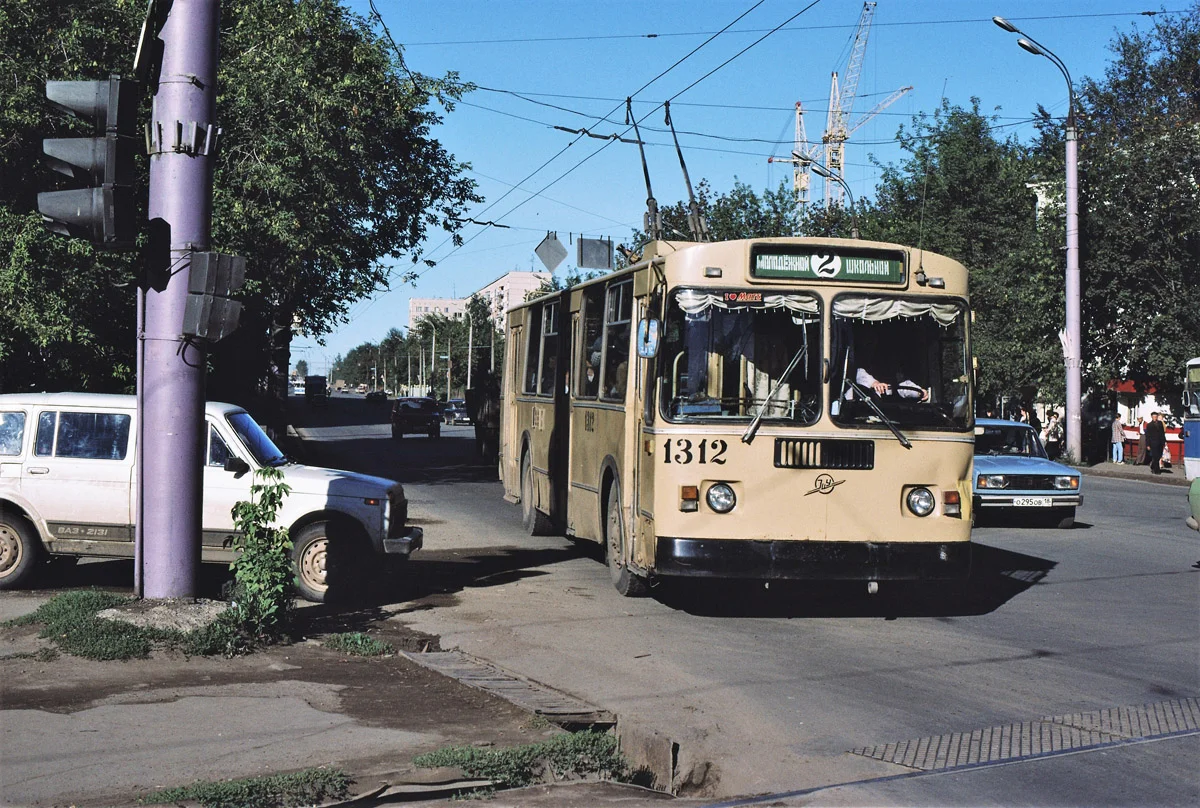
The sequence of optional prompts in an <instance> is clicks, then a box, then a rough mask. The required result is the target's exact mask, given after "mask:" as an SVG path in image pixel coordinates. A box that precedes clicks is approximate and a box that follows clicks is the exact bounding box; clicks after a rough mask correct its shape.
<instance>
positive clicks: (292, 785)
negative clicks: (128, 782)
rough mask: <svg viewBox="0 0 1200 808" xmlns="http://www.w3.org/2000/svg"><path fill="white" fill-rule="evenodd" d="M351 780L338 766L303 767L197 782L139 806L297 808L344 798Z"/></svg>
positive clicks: (145, 799) (147, 798) (159, 794)
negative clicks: (194, 804) (195, 804)
mask: <svg viewBox="0 0 1200 808" xmlns="http://www.w3.org/2000/svg"><path fill="white" fill-rule="evenodd" d="M353 783H354V781H353V780H352V779H351V778H350V775H348V774H346V773H345V772H344V771H341V770H340V769H325V768H316V769H305V770H304V771H299V772H293V773H292V774H273V775H270V776H267V777H248V778H245V779H243V780H221V781H219V782H198V783H193V784H191V785H190V786H179V787H177V788H167V789H163V790H162V791H156V792H154V793H153V794H147V795H146V796H145V797H142V798H141V799H139V800H138V804H139V805H161V804H164V803H179V802H186V801H192V802H198V803H200V804H201V805H202V806H204V808H298V806H302V805H318V804H320V803H322V802H326V801H328V800H340V799H345V798H346V797H347V796H348V795H349V794H350V786H351V785H352V784H353Z"/></svg>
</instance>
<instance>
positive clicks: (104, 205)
mask: <svg viewBox="0 0 1200 808" xmlns="http://www.w3.org/2000/svg"><path fill="white" fill-rule="evenodd" d="M139 89H140V85H139V84H138V83H137V82H136V81H133V80H130V79H122V78H121V77H120V76H112V77H110V78H108V79H103V80H100V81H48V82H46V98H47V99H49V101H50V104H51V106H53V107H55V108H56V109H58V110H60V111H62V112H66V113H67V114H69V115H71V116H73V117H76V118H80V119H83V120H86V121H90V122H91V123H92V125H93V127H94V132H95V135H96V136H95V137H71V138H47V139H45V140H43V141H42V150H43V151H44V152H45V153H46V156H47V157H48V162H49V163H50V167H51V168H53V169H54V170H55V171H58V172H59V173H62V174H66V175H67V176H68V177H71V178H73V179H74V180H76V181H77V182H82V183H86V184H87V185H88V186H89V187H86V188H78V189H74V190H69V191H48V192H45V193H40V194H38V210H39V211H40V212H41V214H42V217H43V218H44V219H45V221H46V226H47V227H48V228H50V230H51V231H53V232H55V233H60V234H62V235H64V236H74V237H76V238H85V239H87V240H88V241H91V242H92V243H93V244H97V245H100V246H105V247H118V248H119V247H128V246H132V245H133V242H134V240H135V239H136V237H137V203H136V200H135V199H134V194H133V188H132V186H133V180H134V175H135V174H136V164H135V155H136V154H137V148H138V139H137V137H136V132H137V128H138V127H137V112H138V102H139V100H140V94H139Z"/></svg>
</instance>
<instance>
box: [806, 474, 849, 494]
mask: <svg viewBox="0 0 1200 808" xmlns="http://www.w3.org/2000/svg"><path fill="white" fill-rule="evenodd" d="M844 482H846V481H845V480H835V479H833V477H832V476H830V475H828V474H822V475H820V476H818V477H817V479H816V482H814V483H813V485H815V486H816V488H814V489H813V490H811V491H809V492H808V493H807V494H805V495H804V496H808V494H828V493H830V492H831V491H833V489H834V488H837V487H838V486H839V485H841V484H842V483H844Z"/></svg>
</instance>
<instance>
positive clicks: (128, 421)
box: [0, 393, 423, 602]
mask: <svg viewBox="0 0 1200 808" xmlns="http://www.w3.org/2000/svg"><path fill="white" fill-rule="evenodd" d="M156 428H165V426H158V425H156ZM197 428H198V429H200V430H202V434H203V441H204V468H203V471H202V476H203V486H204V508H203V512H202V525H201V548H200V560H201V561H205V562H214V563H222V564H228V563H229V562H231V561H233V559H234V558H235V557H236V554H237V551H236V550H235V549H234V539H235V537H236V531H235V530H234V523H233V516H232V513H231V510H232V508H233V506H234V504H235V503H237V502H246V501H250V499H251V491H250V487H251V485H252V484H253V483H255V482H256V481H255V472H256V471H258V470H259V469H261V468H264V467H267V466H270V467H273V468H277V469H279V470H280V471H281V472H283V482H284V483H285V484H286V485H287V486H288V488H289V489H290V491H289V493H288V494H287V495H286V496H285V497H284V498H283V502H282V504H281V506H280V510H279V512H278V514H277V518H276V522H275V525H274V526H275V527H283V528H287V530H288V534H289V536H290V537H291V540H292V559H293V566H294V568H295V573H296V587H297V589H298V591H299V593H300V595H301V596H303V597H304V598H306V599H308V600H312V601H318V602H322V601H326V600H327V598H330V597H332V598H333V599H336V598H337V596H338V594H339V590H341V591H343V592H345V593H346V594H351V593H353V592H354V591H356V590H357V589H359V588H360V587H361V582H362V581H361V578H362V576H363V575H366V574H367V573H368V572H369V571H370V570H372V569H377V568H378V567H379V566H380V563H379V562H380V559H382V558H384V557H388V558H407V557H408V556H409V555H410V554H411V553H412V552H413V551H414V550H417V549H418V548H420V547H421V544H422V542H423V534H422V530H421V528H419V527H409V526H407V525H406V522H407V520H408V501H407V500H406V499H405V497H404V488H403V487H402V486H401V485H400V483H398V482H395V481H394V480H388V479H384V478H382V477H370V476H367V475H365V474H356V473H354V472H349V471H336V470H333V469H324V468H317V467H315V466H303V465H300V464H298V463H294V462H292V461H291V460H289V459H288V458H287V457H285V456H284V454H283V452H281V451H279V449H278V448H277V447H276V446H275V444H274V443H273V442H272V441H271V439H270V437H268V436H267V434H266V432H264V431H263V429H262V427H260V426H259V425H258V423H256V422H255V420H254V418H252V417H251V416H250V413H248V412H246V411H245V410H244V409H242V408H241V407H237V406H234V405H232V404H219V403H216V402H208V403H207V404H205V406H204V424H198V425H197ZM137 435H138V429H137V404H136V401H135V399H134V397H133V396H118V395H99V394H92V393H30V394H25V393H13V394H8V395H0V468H3V469H4V473H3V474H0V589H11V588H14V587H18V586H21V585H22V584H24V583H26V582H27V581H28V580H29V577H30V576H31V575H32V574H33V572H34V570H35V567H36V565H37V563H38V561H39V560H41V559H42V558H44V557H45V556H47V555H51V556H74V557H110V558H132V557H133V556H134V547H133V543H134V523H135V518H134V516H135V514H136V506H137V490H136V485H135V480H136V476H137V475H136V469H135V465H134V459H135V458H136V457H137V446H136V443H137ZM331 593H332V594H331Z"/></svg>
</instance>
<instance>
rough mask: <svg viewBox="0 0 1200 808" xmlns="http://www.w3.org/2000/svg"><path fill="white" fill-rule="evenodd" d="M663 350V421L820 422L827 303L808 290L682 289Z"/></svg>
mask: <svg viewBox="0 0 1200 808" xmlns="http://www.w3.org/2000/svg"><path fill="white" fill-rule="evenodd" d="M665 319H666V322H665V325H664V336H663V344H662V350H661V351H660V352H659V358H658V362H659V366H658V367H659V371H658V373H659V376H660V377H661V401H662V410H663V415H664V416H665V417H666V418H668V419H670V420H675V421H688V420H703V419H711V418H720V419H736V420H741V421H750V420H752V419H754V418H755V417H757V416H758V415H759V414H760V413H761V415H762V419H763V420H766V421H785V422H787V423H791V424H812V423H815V422H816V420H817V419H818V418H819V417H820V414H821V371H820V367H821V355H822V354H821V302H820V300H819V299H818V298H817V297H816V296H815V295H813V294H810V293H808V292H798V291H789V292H773V291H758V290H755V291H753V292H747V291H745V290H741V291H735V290H732V289H729V290H725V289H680V290H677V291H676V292H675V293H674V294H673V295H671V297H670V298H669V300H668V304H667V311H666V318H665Z"/></svg>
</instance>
